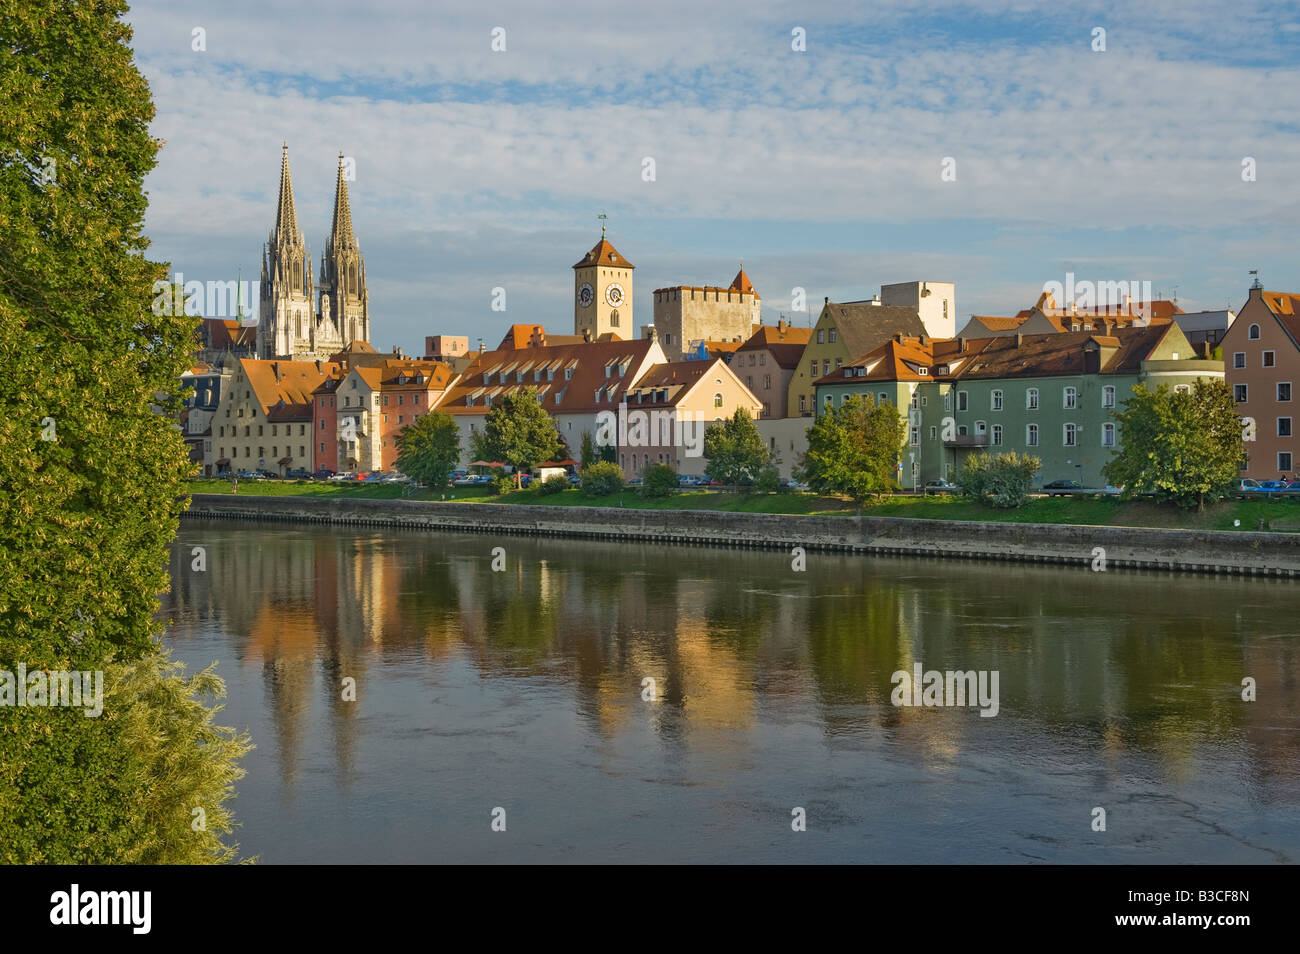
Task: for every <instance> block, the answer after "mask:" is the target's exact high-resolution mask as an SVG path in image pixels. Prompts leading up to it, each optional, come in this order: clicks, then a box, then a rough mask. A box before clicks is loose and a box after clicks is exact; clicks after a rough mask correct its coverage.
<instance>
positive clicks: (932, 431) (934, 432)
mask: <svg viewBox="0 0 1300 954" xmlns="http://www.w3.org/2000/svg"><path fill="white" fill-rule="evenodd" d="M938 433H939V429H938V428H937V427H935V426H934V425H933V424H931V425H930V440H934V439H935V436H936V435H938Z"/></svg>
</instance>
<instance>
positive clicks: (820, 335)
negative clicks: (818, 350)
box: [817, 328, 826, 344]
mask: <svg viewBox="0 0 1300 954" xmlns="http://www.w3.org/2000/svg"><path fill="white" fill-rule="evenodd" d="M817 343H818V344H825V343H826V332H825V331H823V330H822V329H821V328H818V329H817Z"/></svg>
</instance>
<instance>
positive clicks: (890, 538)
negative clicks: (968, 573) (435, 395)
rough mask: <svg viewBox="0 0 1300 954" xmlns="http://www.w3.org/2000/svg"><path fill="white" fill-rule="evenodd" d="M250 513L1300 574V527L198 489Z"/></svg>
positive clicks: (204, 511) (217, 503) (208, 503)
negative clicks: (1276, 529) (1181, 526)
mask: <svg viewBox="0 0 1300 954" xmlns="http://www.w3.org/2000/svg"><path fill="white" fill-rule="evenodd" d="M211 518H219V519H238V520H255V521H291V522H298V523H330V524H339V525H351V526H372V527H396V528H404V529H424V530H451V531H460V532H468V533H484V534H504V535H526V536H539V535H540V536H560V537H574V538H589V539H606V540H609V539H614V540H635V541H638V542H644V543H662V544H679V545H704V546H724V547H748V548H765V549H781V550H787V551H788V550H790V549H792V548H793V547H796V546H798V547H803V548H804V549H805V550H820V551H845V552H855V553H875V554H889V555H895V556H913V557H942V558H954V559H978V560H1006V561H1013V562H1023V563H1055V564H1066V565H1075V566H1083V567H1092V566H1093V565H1094V564H1095V563H1096V561H1097V558H1098V557H1099V556H1101V555H1102V554H1101V553H1099V552H1098V550H1097V548H1101V550H1103V551H1104V558H1105V568H1106V569H1107V570H1111V569H1161V570H1177V571H1184V572H1203V573H1229V574H1238V575H1249V576H1273V577H1295V576H1296V575H1297V574H1300V534H1290V533H1255V532H1248V531H1243V532H1237V531H1221V530H1151V529H1144V528H1129V527H1081V526H1072V525H1066V524H1041V523H1038V524H1017V523H977V522H972V521H957V520H917V519H910V518H901V517H853V516H798V515H784V514H747V513H726V512H721V511H716V510H624V509H621V508H618V507H545V506H542V507H534V506H526V505H522V504H465V503H443V502H441V501H421V500H376V499H366V498H351V499H345V498H337V497H319V498H312V497H240V496H237V495H225V494H195V495H194V497H193V501H192V504H191V506H190V509H189V511H187V512H186V514H185V516H184V519H187V520H199V519H211Z"/></svg>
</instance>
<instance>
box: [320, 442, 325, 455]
mask: <svg viewBox="0 0 1300 954" xmlns="http://www.w3.org/2000/svg"><path fill="white" fill-rule="evenodd" d="M320 452H321V453H322V454H323V453H325V443H324V442H323V441H322V442H321V445H320Z"/></svg>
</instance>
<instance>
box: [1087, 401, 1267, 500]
mask: <svg viewBox="0 0 1300 954" xmlns="http://www.w3.org/2000/svg"><path fill="white" fill-rule="evenodd" d="M1114 418H1115V420H1116V421H1117V422H1118V424H1119V429H1120V446H1119V449H1118V450H1117V451H1116V452H1115V455H1114V456H1113V457H1112V458H1111V459H1110V460H1109V461H1107V463H1106V464H1105V466H1103V467H1102V474H1103V475H1104V476H1105V477H1106V479H1107V480H1108V481H1110V483H1112V484H1116V485H1118V486H1121V487H1123V488H1124V493H1125V495H1126V496H1132V495H1133V494H1139V493H1150V494H1153V495H1154V496H1155V498H1156V499H1157V500H1159V501H1169V502H1172V503H1176V504H1178V506H1180V507H1185V508H1190V507H1193V506H1195V507H1197V508H1203V507H1204V506H1205V500H1206V498H1207V497H1208V498H1209V499H1211V500H1215V499H1218V498H1219V497H1221V496H1223V495H1224V494H1226V493H1228V492H1229V490H1230V489H1231V487H1232V483H1233V481H1235V480H1236V479H1237V478H1238V477H1239V476H1240V475H1241V471H1240V467H1241V461H1242V457H1243V453H1244V452H1243V444H1242V440H1241V422H1240V421H1239V420H1238V418H1237V410H1236V405H1235V404H1234V403H1233V400H1232V394H1231V392H1229V390H1228V386H1227V385H1226V384H1224V383H1223V382H1222V381H1205V380H1197V381H1196V382H1195V383H1193V385H1192V387H1191V390H1190V391H1188V392H1186V393H1181V392H1177V391H1171V390H1170V389H1169V386H1168V385H1161V386H1160V387H1159V388H1157V389H1156V390H1154V391H1153V390H1151V389H1150V388H1148V387H1147V386H1146V385H1145V384H1139V385H1136V386H1135V387H1134V388H1133V396H1132V397H1131V398H1129V399H1128V401H1126V402H1125V404H1124V406H1123V408H1122V409H1120V410H1119V411H1117V412H1115V414H1114Z"/></svg>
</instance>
